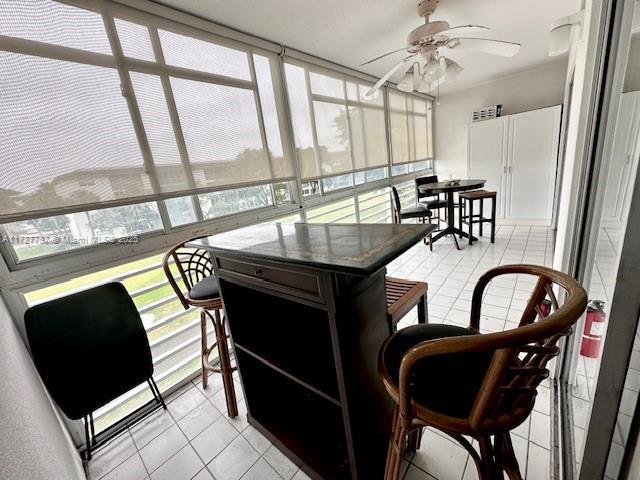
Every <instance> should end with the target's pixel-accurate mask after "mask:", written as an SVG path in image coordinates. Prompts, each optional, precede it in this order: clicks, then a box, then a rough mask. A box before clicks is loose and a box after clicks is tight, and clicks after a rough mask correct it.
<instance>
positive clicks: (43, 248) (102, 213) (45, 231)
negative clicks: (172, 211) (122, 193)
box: [3, 203, 162, 261]
mask: <svg viewBox="0 0 640 480" xmlns="http://www.w3.org/2000/svg"><path fill="white" fill-rule="evenodd" d="M3 229H4V238H3V241H5V242H6V243H8V244H9V245H11V247H12V250H13V252H14V253H15V255H16V257H17V260H18V261H24V260H28V259H31V258H36V257H41V256H44V255H51V254H54V253H60V252H66V251H69V250H75V249H77V248H82V247H90V246H92V245H98V244H100V243H137V242H138V240H139V239H138V238H137V237H138V235H141V234H144V233H149V232H153V231H158V230H161V229H162V221H161V219H160V214H159V213H158V208H157V206H156V204H155V203H139V204H135V205H126V206H123V207H114V208H105V209H102V210H90V211H87V212H79V213H69V214H66V215H56V216H53V217H44V218H36V219H31V220H21V221H19V222H14V223H8V224H5V225H3Z"/></svg>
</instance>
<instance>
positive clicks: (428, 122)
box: [389, 90, 433, 164]
mask: <svg viewBox="0 0 640 480" xmlns="http://www.w3.org/2000/svg"><path fill="white" fill-rule="evenodd" d="M432 115H433V111H432V102H431V101H430V100H426V99H423V98H418V97H414V96H411V95H406V94H404V93H400V92H397V91H395V90H389V120H390V127H391V157H392V163H394V164H403V163H408V162H415V161H422V160H426V159H431V158H433V132H432Z"/></svg>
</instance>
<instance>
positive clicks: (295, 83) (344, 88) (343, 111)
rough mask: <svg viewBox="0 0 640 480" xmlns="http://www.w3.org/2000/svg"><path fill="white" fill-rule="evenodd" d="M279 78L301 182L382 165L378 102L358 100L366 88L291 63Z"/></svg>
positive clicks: (382, 135) (381, 116) (382, 129)
mask: <svg viewBox="0 0 640 480" xmlns="http://www.w3.org/2000/svg"><path fill="white" fill-rule="evenodd" d="M285 73H286V80H287V88H288V92H289V102H290V104H291V115H292V123H293V132H294V139H295V143H296V148H297V152H298V161H299V163H300V170H301V176H302V178H304V179H307V178H314V177H325V176H330V177H336V176H337V174H342V173H346V172H351V171H353V170H360V169H366V168H371V167H378V166H383V165H386V164H387V161H388V160H387V143H386V128H385V118H384V102H383V98H382V96H379V97H378V98H375V99H372V100H364V99H363V96H362V95H363V93H364V92H365V91H366V90H368V89H369V88H370V85H369V84H367V83H363V82H361V81H359V80H355V79H352V78H350V77H346V76H338V75H336V74H335V73H333V72H332V73H327V72H324V71H322V72H320V71H316V70H315V69H314V68H313V67H309V66H302V65H298V64H294V63H286V64H285ZM330 185H331V183H330Z"/></svg>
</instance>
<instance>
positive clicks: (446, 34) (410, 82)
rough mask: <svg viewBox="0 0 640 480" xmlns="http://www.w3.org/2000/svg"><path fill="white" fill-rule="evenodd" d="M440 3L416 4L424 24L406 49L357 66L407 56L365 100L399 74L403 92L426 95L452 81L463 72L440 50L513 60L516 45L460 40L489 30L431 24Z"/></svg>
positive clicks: (467, 39)
mask: <svg viewBox="0 0 640 480" xmlns="http://www.w3.org/2000/svg"><path fill="white" fill-rule="evenodd" d="M439 1H440V0H423V1H421V2H420V3H419V4H418V15H419V16H421V17H424V20H425V23H424V25H421V26H419V27H418V28H416V29H415V30H413V31H412V32H411V33H409V36H408V37H407V46H406V47H403V48H400V49H398V50H393V51H392V52H388V53H385V54H384V55H380V56H378V57H376V58H372V59H371V60H369V61H367V62H365V63H363V64H362V65H360V66H364V65H368V64H370V63H373V62H376V61H378V60H380V59H381V58H384V57H386V56H388V55H392V54H394V53H397V52H401V51H406V52H407V53H408V54H409V55H408V56H406V57H404V58H403V59H402V60H400V62H398V63H397V64H396V65H395V66H394V67H393V68H392V69H391V70H389V71H388V72H387V73H385V74H384V75H383V76H382V78H380V80H378V82H377V83H376V84H375V85H374V86H373V87H371V88H370V89H369V91H367V92H366V93H365V95H364V96H365V98H367V99H370V98H373V97H374V96H375V95H376V92H377V91H378V89H379V88H380V87H381V86H382V85H383V84H384V83H385V82H386V81H387V80H389V78H390V77H391V76H392V75H393V74H394V73H396V72H397V71H400V70H405V75H404V77H403V79H402V81H401V82H400V83H399V84H398V89H400V90H402V91H403V92H412V91H414V90H417V91H419V92H422V93H428V92H429V91H430V90H431V88H432V87H433V86H437V85H440V83H442V82H444V81H453V80H454V79H455V78H456V77H457V76H458V75H459V74H460V72H462V70H464V69H463V68H462V67H461V66H460V65H458V64H457V63H456V62H454V61H453V60H451V59H450V58H447V57H445V56H444V55H442V52H443V50H444V51H447V50H464V51H473V52H482V53H488V54H491V55H499V56H502V57H513V56H514V55H515V54H516V53H518V51H519V50H520V44H519V43H514V42H505V41H502V40H491V39H488V38H475V37H466V36H463V35H469V34H475V33H479V32H484V31H487V30H491V29H490V28H489V27H485V26H482V25H460V26H457V27H451V26H449V23H448V22H444V21H441V20H439V21H435V22H430V21H429V17H430V16H431V15H432V14H433V12H435V10H436V7H437V6H438V3H439Z"/></svg>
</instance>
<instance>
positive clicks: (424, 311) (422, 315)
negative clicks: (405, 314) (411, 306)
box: [418, 295, 429, 323]
mask: <svg viewBox="0 0 640 480" xmlns="http://www.w3.org/2000/svg"><path fill="white" fill-rule="evenodd" d="M418 323H429V307H428V305H427V296H426V295H423V296H422V298H421V299H420V301H419V302H418Z"/></svg>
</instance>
